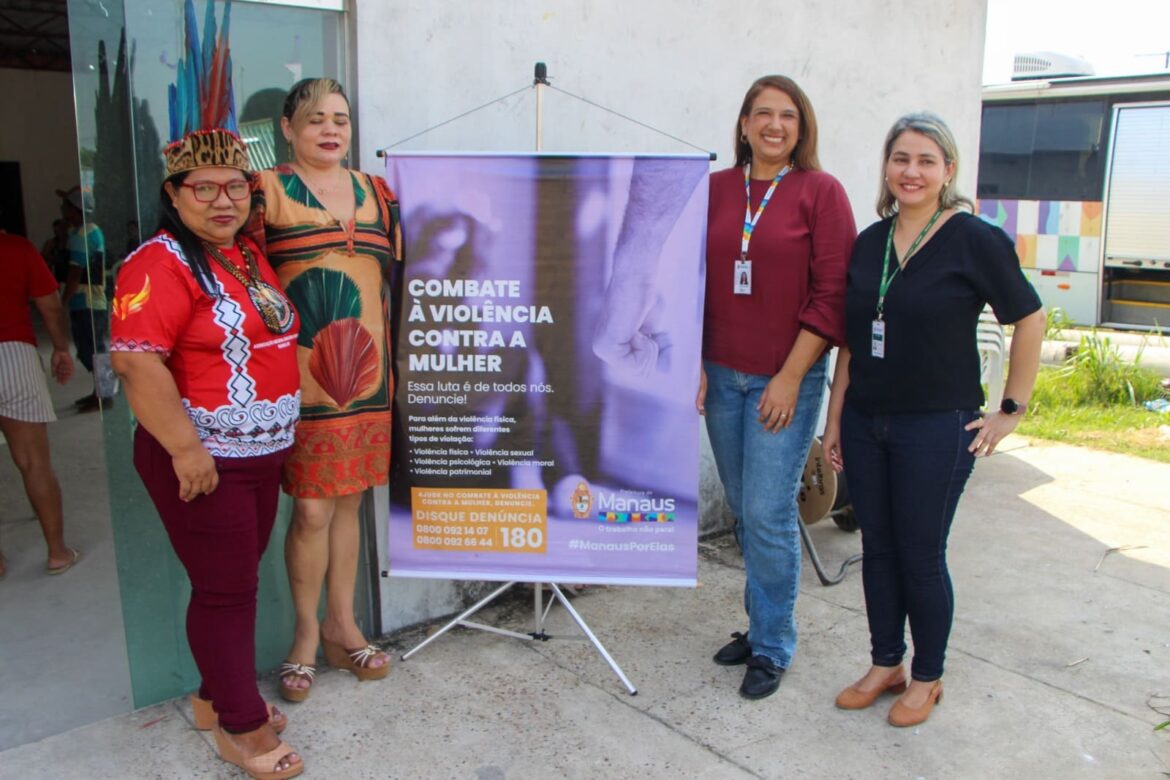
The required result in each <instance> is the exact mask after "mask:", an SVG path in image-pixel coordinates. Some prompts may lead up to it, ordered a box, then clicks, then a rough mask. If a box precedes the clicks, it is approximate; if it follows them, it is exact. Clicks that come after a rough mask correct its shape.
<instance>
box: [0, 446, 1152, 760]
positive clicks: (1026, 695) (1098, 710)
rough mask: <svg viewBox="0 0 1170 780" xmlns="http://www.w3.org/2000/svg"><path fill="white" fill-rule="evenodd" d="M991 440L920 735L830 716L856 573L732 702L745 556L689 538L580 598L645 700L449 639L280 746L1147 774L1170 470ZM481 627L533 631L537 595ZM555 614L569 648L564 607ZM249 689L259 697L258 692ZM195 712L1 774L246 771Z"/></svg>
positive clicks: (490, 640)
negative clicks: (673, 581) (651, 584)
mask: <svg viewBox="0 0 1170 780" xmlns="http://www.w3.org/2000/svg"><path fill="white" fill-rule="evenodd" d="M1006 444H1007V446H1006V447H1005V448H1004V451H1003V452H1002V454H999V455H996V456H995V457H993V458H991V459H989V460H986V461H983V462H981V463H980V464H979V466H978V468H977V469H976V474H975V476H974V477H973V479H972V481H971V483H970V485H969V487H968V490H967V494H966V495H965V497H964V499H963V502H962V504H961V506H960V509H959V516H958V518H957V519H956V524H955V529H954V533H953V536H952V540H951V547H950V560H951V565H952V573H953V577H954V580H955V589H956V594H957V608H956V620H955V626H954V631H953V634H952V637H951V645H950V653H949V656H948V666H947V673H946V695H945V697H944V699H943V701H942V703H941V704H940V705H939V707H938V708H937V709H936V710H935V713H934V716H933V717H932V718H931V719H930V721H928V722H927V723H926V724H924V725H922V726H920V727H918V728H914V729H908V730H896V729H893V728H891V727H890V726H888V725H887V724H886V723H885V712H886V709H887V707H888V706H889V703H890V700H889V699H887V700H883V701H881V702H879V704H878V706H875V707H874V708H873V709H870V710H866V711H862V712H842V711H839V710H836V709H835V708H834V707H833V704H832V701H833V697H834V695H835V694H836V692H837V691H838V690H839V689H840V688H841V687H842V686H843V685H845V684H847V683H849V682H850V681H852V680H853V679H854V678H855V677H856V676H858V675H859V674H860V672H861V671H862V670H863V669H864V667H865V665H866V663H867V652H866V651H867V634H866V627H865V615H864V609H863V606H862V595H861V577H860V572H858V571H856V570H854V571H852V572H851V573H850V574H849V576H848V577H847V578H846V579H845V581H844V583H842V584H841V585H839V586H837V587H833V588H825V587H822V586H821V585H820V584H818V583H817V581H816V579H815V577H814V575H813V572H812V570H811V567H808V566H806V567H805V571H804V574H803V579H802V587H801V598H800V600H799V602H798V621H799V625H800V627H801V632H802V633H801V643H800V648H799V651H798V657H797V660H796V662H795V663H794V665H793V667H792V669H791V670H790V671H789V672H788V674H787V675H786V676H785V678H784V681H783V685H782V686H781V689H780V691H779V692H778V693H777V694H776V695H775V696H773V697H771V698H769V699H765V700H763V701H760V702H746V701H744V700H742V699H740V698H739V696H738V695H737V693H736V688H737V686H738V684H739V681H740V677H741V674H742V671H741V670H740V669H738V668H725V667H719V666H716V665H715V664H713V663H711V661H710V655H711V653H712V652H714V650H715V649H716V648H718V647H719V646H720V645H721V644H722V643H723V642H724V641H726V638H727V634H728V633H729V632H731V631H733V630H742V628H743V623H744V619H743V616H742V613H741V607H740V603H741V596H740V594H741V587H742V581H743V571H742V560H741V559H740V557H739V556H738V554H737V552H736V551H735V549H734V547H733V546H732V545H731V543H730V540H729V539H728V538H726V537H725V538H723V539H721V540H716V541H715V542H713V543H707V544H704V545H703V548H702V555H701V563H700V577H701V581H702V584H701V586H700V587H698V588H696V589H679V590H671V589H660V588H645V589H642V588H597V589H590V590H588V591H586V592H585V593H584V594H583V595H582V596H580V597H578V598H577V599H576V601H575V604H576V606H577V608H578V609H579V610H580V611H581V612H582V614H583V615H584V616H585V617H586V619H587V620H588V621H589V623H590V625H591V627H592V628H593V630H594V631H595V632H596V633H597V634H598V636H599V637H600V639H601V640H602V641H603V642H604V643H605V644H606V646H607V647H608V649H609V651H610V652H611V653H612V654H613V656H614V658H615V659H616V660H617V661H618V663H620V664H621V665H622V667H623V669H624V671H625V672H626V674H627V675H629V677H630V678H631V679H632V680H633V682H634V683H635V684H636V685H637V687H638V689H639V691H638V695H637V696H630V695H628V694H627V693H626V692H625V691H624V689H623V688H622V686H621V684H620V683H619V681H618V679H617V678H616V677H615V676H614V675H613V674H612V672H611V671H610V670H609V668H608V667H606V666H605V664H604V663H603V662H602V661H601V659H600V658H599V657H598V656H597V655H596V653H595V652H594V651H593V649H592V648H591V647H590V646H589V645H588V644H587V643H584V642H580V641H560V640H554V641H550V642H547V643H523V642H519V641H516V640H512V639H507V638H503V637H499V636H495V635H490V634H486V633H482V632H474V631H469V630H462V629H459V630H456V631H455V632H453V633H452V634H451V635H449V636H445V637H442V638H440V639H439V640H438V641H437V642H435V643H434V644H433V645H432V646H430V647H428V648H426V649H425V650H423V651H422V652H421V653H419V654H418V655H416V656H414V657H412V658H411V659H410V660H409V661H406V662H400V663H397V664H396V666H395V668H394V670H393V671H392V672H391V674H390V677H389V678H388V679H387V680H386V681H384V682H381V683H371V684H369V685H365V684H358V683H357V682H355V681H354V679H353V678H352V677H350V676H349V675H347V674H344V673H341V672H335V671H327V670H326V671H324V673H323V674H321V675H320V676H319V678H318V683H317V685H316V686H315V688H314V690H313V695H312V697H311V698H310V699H309V700H308V701H307V702H306V703H304V704H300V705H287V707H286V710H287V711H288V712H289V713H290V718H291V725H290V726H289V729H288V731H287V732H286V733H285V737H286V738H287V739H288V741H289V742H290V743H292V744H293V745H295V746H296V747H297V748H298V749H299V750H300V752H301V753H302V755H303V756H304V759H305V762H306V765H307V767H308V770H307V773H306V774H307V776H311V777H346V778H387V777H389V778H419V777H427V778H429V777H439V778H448V777H454V778H463V777H466V778H475V780H503V779H505V778H522V777H533V776H539V777H573V778H577V777H580V778H595V777H606V778H609V777H614V778H627V777H655V778H657V777H663V778H679V777H700V778H738V777H745V778H747V777H754V778H792V777H801V778H803V777H812V778H820V777H825V778H874V777H908V778H920V777H921V778H936V777H943V778H952V777H962V778H967V777H971V778H1001V777H1011V776H1018V777H1038V778H1081V777H1084V778H1129V777H1134V778H1137V777H1142V778H1148V777H1158V776H1162V775H1163V774H1165V773H1168V772H1170V733H1168V732H1154V731H1153V727H1154V725H1155V724H1157V723H1159V722H1161V721H1163V720H1166V719H1167V718H1170V715H1167V714H1159V713H1158V712H1156V711H1155V710H1154V709H1152V708H1151V705H1161V707H1162V712H1163V713H1166V712H1170V709H1168V708H1167V707H1168V705H1170V698H1166V697H1167V696H1170V676H1168V675H1167V671H1166V670H1167V669H1168V668H1170V629H1168V628H1167V625H1168V621H1167V616H1168V615H1170V608H1168V602H1167V598H1168V595H1170V502H1167V500H1166V495H1167V491H1166V485H1167V484H1170V465H1166V464H1159V463H1154V462H1151V461H1144V460H1140V459H1136V458H1130V457H1127V456H1122V455H1114V454H1110V453H1100V452H1094V451H1091V450H1085V449H1080V448H1073V447H1066V446H1062V445H1049V444H1036V445H1029V444H1028V443H1027V442H1026V441H1025V440H1023V439H1021V438H1019V437H1013V438H1011V439H1009V440H1008V442H1006ZM812 534H813V538H814V541H815V543H816V545H817V547H818V551H819V553H820V555H821V557H822V558H823V559H825V561H826V563H828V564H830V565H832V564H833V563H834V562H839V561H840V560H842V559H843V558H844V557H846V556H847V555H850V554H852V553H854V552H856V551H857V550H858V547H859V539H858V537H857V536H856V535H853V534H847V533H844V532H842V531H839V530H837V529H836V528H835V527H834V526H833V525H832V524H830V523H827V522H822V523H819V524H817V525H815V526H814V527H813V528H812ZM1119 548H1120V549H1119ZM1111 549H1112V550H1114V552H1112V553H1110V552H1109V551H1110V550H1111ZM6 584H7V583H6ZM483 619H484V620H485V621H487V622H496V623H498V624H501V625H505V626H508V627H511V628H514V629H518V630H521V631H524V630H528V627H529V626H530V621H531V604H530V600H529V599H528V598H521V597H519V596H518V597H517V598H515V599H513V600H511V601H509V602H507V603H505V604H502V605H500V606H499V607H496V608H493V609H492V610H490V611H489V614H488V615H485V616H484V617H483ZM550 621H551V625H550V630H551V631H553V632H559V633H573V629H572V626H571V624H570V623H569V621H568V620H567V618H566V616H565V614H564V612H563V610H561V609H559V608H557V609H554V610H553V613H552V617H551V618H550ZM421 638H422V634H421V632H414V633H412V634H408V635H401V636H397V637H393V638H391V640H390V642H389V645H390V646H391V647H392V648H393V649H394V650H396V651H404V650H406V649H408V648H409V647H412V646H413V645H414V644H415V643H417V642H418V641H420V640H421ZM83 647H84V645H83ZM59 657H60V658H62V662H61V663H62V665H64V666H70V665H75V666H77V667H79V668H82V669H85V670H87V671H88V675H87V676H88V679H90V680H93V679H95V678H97V677H100V676H101V675H102V674H104V670H101V669H100V668H98V667H96V666H92V665H90V661H89V658H88V657H87V655H86V654H84V653H79V652H76V651H75V650H74V649H72V648H68V647H65V648H61V649H60V655H59ZM65 658H69V659H71V660H72V661H73V663H72V664H70V663H66V662H65V661H64V659H65ZM4 688H5V699H6V698H7V691H8V686H7V684H5V686H4ZM263 688H264V690H265V692H266V694H268V695H270V696H271V695H273V694H274V685H273V680H272V679H271V678H268V679H266V680H265V681H264V683H263ZM1157 697H1163V698H1157ZM0 701H2V700H0ZM0 706H5V707H7V706H8V705H7V702H5V703H4V704H3V705H0ZM189 714H190V713H189V709H188V707H187V706H186V704H185V702H182V701H176V702H168V703H164V704H160V705H157V706H154V707H150V708H146V709H144V710H140V711H138V712H134V713H131V714H128V715H122V716H119V717H115V718H111V719H108V720H105V721H102V722H99V723H95V724H92V725H89V726H85V727H82V728H79V729H76V730H74V731H71V732H69V733H66V734H62V735H59V736H55V737H51V738H48V739H45V740H42V741H40V742H35V743H32V744H27V745H23V746H21V747H17V748H13V749H10V750H6V751H2V752H0V778H21V779H22V780H23V779H25V778H41V777H60V776H67V777H86V778H126V777H143V778H145V777H163V776H168V777H176V776H177V777H208V778H210V777H225V776H232V777H235V776H242V773H238V772H235V770H234V769H232V768H231V767H229V766H228V765H226V764H224V763H222V762H220V761H219V760H218V759H217V758H216V757H215V753H214V750H213V747H212V745H211V743H210V740H209V739H208V738H207V737H206V736H205V735H201V734H199V733H198V732H195V731H193V730H192V729H191V728H190V724H189Z"/></svg>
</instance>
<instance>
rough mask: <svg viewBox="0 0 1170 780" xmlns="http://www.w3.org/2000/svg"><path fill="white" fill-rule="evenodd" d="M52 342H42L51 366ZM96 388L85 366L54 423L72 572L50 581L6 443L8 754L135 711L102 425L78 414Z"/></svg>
mask: <svg viewBox="0 0 1170 780" xmlns="http://www.w3.org/2000/svg"><path fill="white" fill-rule="evenodd" d="M47 344H48V340H47V338H45V337H44V336H43V335H42V337H41V346H42V352H43V353H44V355H45V360H46V363H47V361H48V351H47V350H46V349H45V347H46V345H47ZM92 389H93V381H92V379H91V378H90V375H89V373H88V372H86V370H85V369H84V368H83V367H82V366H81V365H80V364H78V366H77V370H76V372H75V373H74V376H73V378H72V379H71V380H70V381H69V383H68V384H66V385H65V386H64V387H61V386H58V385H57V384H56V383H51V392H52V396H53V406H54V408H55V410H56V412H57V417H58V420H57V422H55V423H51V424H50V425H49V447H50V451H51V453H52V458H53V464H54V469H55V471H56V472H57V478H58V480H59V481H60V482H61V492H62V497H63V500H64V505H65V540H66V542H67V543H68V544H69V545H70V546H72V547H74V548H76V549H78V550H80V551H81V554H82V557H81V560H80V562H78V564H77V565H76V566H74V567H73V568H72V569H70V570H69V571H67V572H65V573H64V574H62V575H59V576H56V577H50V576H48V575H46V574H45V560H46V555H47V554H46V551H45V542H44V537H43V536H41V527H40V524H39V523H37V520H36V517H35V516H34V515H33V513H32V507H30V506H29V503H28V499H27V498H26V497H25V494H24V488H23V486H22V484H21V481H20V473H19V472H18V471H17V470H16V466H15V465H13V463H12V458H11V457H10V456H9V454H8V448H7V445H6V444H4V443H3V442H4V440H3V437H2V436H0V550H3V551H4V555H5V557H6V558H7V559H8V576H7V577H6V578H5V579H4V581H3V582H0V691H2V692H3V693H2V695H0V750H3V749H5V748H10V747H13V746H14V745H20V744H23V743H25V742H30V741H33V740H38V739H42V738H44V737H46V736H49V735H51V734H59V733H61V732H62V731H67V730H69V729H72V728H75V727H77V726H79V725H81V724H84V723H92V722H94V721H97V720H101V719H103V718H108V717H110V716H112V715H116V714H119V713H124V712H129V711H130V709H131V707H132V701H131V695H130V670H129V667H128V665H127V660H126V638H125V634H124V632H123V626H122V607H121V600H120V599H119V597H118V578H117V572H116V569H115V564H114V542H113V536H112V531H111V526H110V502H109V493H108V482H107V479H106V466H105V450H104V449H103V447H102V430H101V418H100V416H99V414H98V413H97V412H90V413H87V414H78V413H77V412H76V411H75V410H74V408H73V401H74V400H75V399H77V398H80V397H81V396H83V395H86V394H87V393H88V392H89V391H90V390H92ZM119 400H120V399H119ZM2 771H3V770H2V769H0V772H2Z"/></svg>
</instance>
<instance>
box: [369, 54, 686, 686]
mask: <svg viewBox="0 0 1170 780" xmlns="http://www.w3.org/2000/svg"><path fill="white" fill-rule="evenodd" d="M532 86H533V88H534V89H535V90H536V151H538V152H540V151H543V147H544V116H543V112H544V90H545V89H546V88H547V87H549V86H550V85H549V82H548V68H547V67H546V65H545V64H544V63H543V62H538V63H536V67H535V69H534V78H533V80H532ZM513 94H515V93H513ZM506 97H507V96H506ZM574 97H575V96H574ZM476 110H478V109H476ZM606 110H608V109H606ZM611 113H613V112H611ZM619 116H620V115H619ZM631 121H635V122H636V120H631ZM636 123H637V124H641V123H640V122H636ZM659 132H661V131H659ZM671 137H673V136H671ZM407 140H409V139H407ZM679 140H681V139H679ZM399 143H402V142H399ZM684 143H685V142H684ZM688 145H689V144H688ZM381 153H382V150H379V154H381ZM518 582H519V581H518V580H513V581H512V582H506V583H504V584H503V585H501V586H500V587H498V588H496V589H495V590H493V591H492V592H491V593H489V594H488V595H487V596H484V597H483V598H482V599H480V600H479V601H477V602H476V603H475V604H473V605H472V606H470V607H468V608H467V609H465V610H464V611H463V612H461V613H459V615H457V616H456V617H455V618H453V619H452V620H451V621H449V622H448V623H447V624H446V625H444V626H443V627H442V628H440V629H439V630H438V631H436V632H435V633H434V634H432V635H431V636H429V637H427V638H426V639H425V640H423V641H422V642H420V643H419V644H417V645H415V646H414V647H412V648H411V649H410V650H408V651H407V652H405V653H403V654H402V656H401V659H402V660H403V661H405V660H407V659H408V658H410V657H411V656H412V655H414V654H415V653H417V652H419V651H420V650H422V649H423V648H424V647H426V646H427V645H429V644H430V643H431V642H434V641H435V640H436V639H438V638H439V637H441V636H442V635H443V634H446V633H447V632H448V631H450V630H451V629H453V628H455V627H456V626H463V627H464V628H473V629H476V630H478V631H487V632H489V633H492V634H499V635H500V636H507V637H512V638H513V639H522V640H524V641H528V642H532V641H540V642H547V641H548V640H550V639H588V640H589V642H590V643H592V645H593V647H594V649H596V650H597V652H598V654H599V655H600V656H601V657H602V659H604V660H605V662H606V664H608V665H609V668H610V669H612V670H613V673H614V674H616V675H617V676H618V679H619V680H621V681H622V685H624V686H625V687H626V690H628V691H629V692H630V695H631V696H636V695H638V689H637V688H635V687H634V684H633V683H631V682H630V678H628V677H626V674H625V672H623V671H622V669H621V667H620V666H618V664H617V661H615V660H614V659H613V656H611V655H610V654H609V651H608V650H606V649H605V646H604V645H603V644H601V640H599V639H598V638H597V635H596V634H594V633H593V631H592V630H591V629H590V628H589V624H588V623H586V622H585V619H584V618H583V617H581V613H579V612H578V611H577V610H576V609H575V608H574V607H573V605H572V604H571V603H569V599H568V598H567V597H566V596H565V593H564V591H562V590H561V588H560V586H559V585H557V584H556V583H554V582H547V583H541V582H535V583H532V586H533V587H532V599H533V605H532V606H533V610H532V631H530V632H529V633H526V634H524V633H520V632H518V631H509V630H508V629H504V628H498V627H496V626H489V625H487V624H485V623H478V622H476V621H473V620H468V618H469V617H471V616H472V615H474V614H475V613H477V612H479V611H480V610H481V609H483V608H484V607H486V606H488V605H489V604H490V603H491V602H493V601H495V600H496V599H497V598H499V597H500V596H501V595H502V594H503V593H504V592H505V591H507V590H508V589H509V588H511V587H512V586H513V585H516V584H517V583H518ZM546 586H547V587H548V588H549V590H550V591H552V594H551V596H550V598H549V600H548V602H547V604H546V603H545V601H544V588H545V587H546ZM557 602H560V604H561V606H562V607H564V608H565V611H566V612H568V613H569V617H571V618H572V619H573V622H574V623H576V624H577V627H578V628H580V629H581V632H582V633H583V634H584V635H585V636H584V637H580V636H567V635H566V636H560V635H553V634H549V633H547V632H546V631H545V629H544V626H545V621H546V620H547V619H548V615H549V612H550V611H551V610H552V608H553V605H554V604H556V603H557Z"/></svg>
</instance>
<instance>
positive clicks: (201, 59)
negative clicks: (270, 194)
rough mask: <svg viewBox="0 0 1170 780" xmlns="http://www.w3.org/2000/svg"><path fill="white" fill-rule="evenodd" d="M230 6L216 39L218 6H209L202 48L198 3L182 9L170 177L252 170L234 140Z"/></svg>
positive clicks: (170, 101) (167, 153)
mask: <svg viewBox="0 0 1170 780" xmlns="http://www.w3.org/2000/svg"><path fill="white" fill-rule="evenodd" d="M231 18H232V3H231V0H227V2H226V3H224V8H223V26H222V28H221V29H220V30H219V33H218V35H217V34H216V25H215V0H207V13H206V14H205V16H204V19H203V43H202V44H200V42H199V27H198V24H197V23H196V21H195V3H194V0H186V2H185V3H184V16H183V28H184V48H185V49H186V56H184V57H181V58H179V65H178V74H177V76H176V78H175V83H174V84H172V85H171V86H170V87H168V88H167V108H168V109H169V111H170V117H171V134H170V138H171V143H169V144H168V145H167V147H166V148H165V149H163V156H164V157H165V158H166V162H167V176H173V175H175V174H176V173H182V172H183V171H189V170H191V169H192V168H207V167H217V166H221V167H225V168H239V169H240V170H244V171H246V170H249V166H248V151H247V147H246V146H245V145H244V142H243V141H242V140H241V139H240V137H239V136H238V135H236V104H235V98H234V96H233V95H232V55H231V51H230V50H229V48H228V31H229V28H230V26H231Z"/></svg>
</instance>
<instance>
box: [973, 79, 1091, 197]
mask: <svg viewBox="0 0 1170 780" xmlns="http://www.w3.org/2000/svg"><path fill="white" fill-rule="evenodd" d="M1105 111H1106V105H1105V101H1104V100H1078V101H1067V102H1044V103H1038V104H1030V105H1010V104H1009V105H985V106H984V108H983V132H982V137H981V140H980V147H979V188H978V194H979V197H981V198H1014V199H1019V200H1056V201H1094V200H1100V199H1101V194H1102V189H1103V185H1104V175H1105V154H1104V152H1103V150H1104V148H1105V141H1106V139H1105V121H1106V116H1105Z"/></svg>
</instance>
